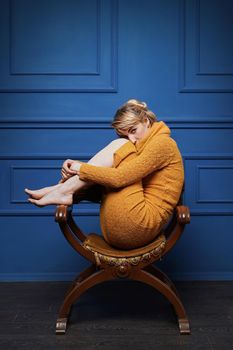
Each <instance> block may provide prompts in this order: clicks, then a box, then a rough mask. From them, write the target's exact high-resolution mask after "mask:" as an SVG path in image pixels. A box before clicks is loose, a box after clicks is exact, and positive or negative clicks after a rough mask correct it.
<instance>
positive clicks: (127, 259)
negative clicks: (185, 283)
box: [55, 198, 190, 334]
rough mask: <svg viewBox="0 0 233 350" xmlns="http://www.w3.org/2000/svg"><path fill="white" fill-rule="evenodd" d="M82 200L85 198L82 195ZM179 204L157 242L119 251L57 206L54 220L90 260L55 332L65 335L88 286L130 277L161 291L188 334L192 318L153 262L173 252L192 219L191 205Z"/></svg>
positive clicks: (64, 305)
mask: <svg viewBox="0 0 233 350" xmlns="http://www.w3.org/2000/svg"><path fill="white" fill-rule="evenodd" d="M82 199H83V198H82ZM180 203H181V200H180V201H179V203H178V205H177V206H176V208H175V210H174V213H173V216H172V219H171V220H170V222H169V224H168V226H167V227H166V228H165V229H164V231H163V232H161V235H160V236H159V237H156V239H155V241H154V242H152V243H150V244H149V245H148V246H146V247H142V248H139V249H133V250H129V251H127V250H122V251H121V250H117V249H115V248H113V247H111V246H109V245H108V244H107V243H106V242H105V241H104V240H103V238H102V237H100V236H98V235H96V234H89V235H87V236H86V235H85V234H84V233H83V232H82V231H81V230H80V228H79V227H78V226H77V225H76V223H75V221H74V219H73V217H72V207H67V206H64V205H59V206H57V210H56V214H55V220H56V222H58V224H59V226H60V228H61V231H62V232H63V234H64V236H65V238H66V240H67V241H68V242H69V244H70V245H71V246H72V247H73V248H74V249H75V251H76V252H77V253H79V254H80V255H82V256H83V257H84V258H85V259H87V260H89V261H90V262H91V265H90V266H89V267H88V268H86V269H85V270H84V271H83V272H82V273H81V274H79V275H78V277H77V278H76V279H75V280H74V281H73V283H72V285H71V286H70V288H69V289H68V291H67V293H66V296H65V299H64V301H63V303H62V305H61V308H60V312H59V317H58V319H57V323H56V334H65V332H66V329H67V324H68V320H69V315H70V310H71V307H72V305H73V304H74V303H75V302H76V301H77V299H78V298H79V297H80V296H81V295H82V294H83V293H84V292H85V291H86V290H88V289H89V288H91V287H92V286H94V285H96V284H99V283H101V282H104V281H107V280H112V279H117V278H128V279H132V280H136V281H140V282H144V283H146V284H148V285H150V286H152V287H153V288H155V289H156V290H157V291H159V292H160V293H161V294H162V295H163V296H164V297H165V298H167V299H168V300H169V302H170V303H171V304H172V306H173V307H174V310H175V313H176V315H177V319H178V324H179V331H180V334H189V333H190V327H189V321H188V318H187V315H186V312H185V309H184V306H183V304H182V302H181V300H180V297H179V295H178V292H177V290H176V287H175V285H174V284H173V283H172V281H171V280H170V279H169V278H168V277H167V275H166V274H165V273H163V272H162V271H161V270H160V269H158V268H157V267H155V266H154V265H152V264H153V263H154V262H155V261H157V260H159V259H161V258H162V257H163V256H164V255H166V254H167V252H168V251H170V250H171V249H172V248H173V246H174V245H175V244H176V242H177V240H178V239H179V238H180V236H181V234H182V232H183V230H184V227H185V225H186V224H188V223H189V222H190V212H189V209H188V207H186V206H183V205H180Z"/></svg>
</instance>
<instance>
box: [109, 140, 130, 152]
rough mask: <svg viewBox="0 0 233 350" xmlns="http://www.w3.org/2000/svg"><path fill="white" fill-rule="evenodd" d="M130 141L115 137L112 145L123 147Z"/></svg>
mask: <svg viewBox="0 0 233 350" xmlns="http://www.w3.org/2000/svg"><path fill="white" fill-rule="evenodd" d="M127 142H129V140H128V139H125V138H119V139H115V140H113V141H112V142H111V143H110V145H111V146H112V147H114V148H116V149H117V148H119V147H121V146H122V145H124V144H125V143H127Z"/></svg>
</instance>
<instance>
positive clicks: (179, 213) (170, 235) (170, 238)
mask: <svg viewBox="0 0 233 350" xmlns="http://www.w3.org/2000/svg"><path fill="white" fill-rule="evenodd" d="M190 220H191V218H190V211H189V208H188V207H186V206H184V205H178V206H176V208H175V209H174V213H173V217H172V220H171V222H170V224H169V225H168V227H167V228H166V229H165V231H164V233H165V236H166V240H167V241H166V248H165V250H164V251H163V255H165V254H166V253H167V252H168V251H169V250H171V249H172V247H173V246H174V245H175V244H176V242H177V241H178V239H179V238H180V237H181V235H182V233H183V231H184V228H185V225H186V224H189V223H190Z"/></svg>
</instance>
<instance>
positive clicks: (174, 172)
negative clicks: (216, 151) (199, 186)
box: [25, 100, 184, 249]
mask: <svg viewBox="0 0 233 350" xmlns="http://www.w3.org/2000/svg"><path fill="white" fill-rule="evenodd" d="M112 126H113V128H115V130H116V132H117V134H118V135H119V136H120V138H118V139H116V140H114V141H112V142H111V143H110V144H109V145H107V146H106V147H105V148H104V149H102V150H101V151H100V152H99V153H97V154H96V155H95V156H94V157H93V158H92V159H91V160H90V161H89V162H88V163H84V162H79V161H77V160H71V159H67V160H66V161H65V162H64V164H63V167H62V171H61V173H62V178H63V180H62V182H60V183H59V184H57V185H55V186H51V187H45V188H42V189H39V190H34V191H33V190H29V189H25V192H26V193H27V194H28V195H29V196H30V198H29V199H28V200H29V202H31V203H33V204H35V205H38V206H45V205H49V204H56V205H58V204H64V205H70V204H72V200H73V195H74V193H75V192H77V191H79V190H80V189H83V188H84V187H86V186H91V185H93V184H99V185H102V186H103V188H104V191H103V196H102V200H101V209H100V222H101V229H102V232H103V235H104V238H105V240H106V241H107V242H108V243H109V244H111V245H113V246H115V247H118V248H121V249H133V248H137V247H140V246H143V245H146V244H148V243H149V242H150V241H152V240H153V239H155V237H156V236H157V235H158V234H159V232H160V230H161V228H162V226H163V225H164V224H165V223H166V222H167V220H168V219H169V217H170V215H171V213H172V211H173V209H174V207H175V205H176V204H177V201H178V199H179V197H180V194H181V191H182V187H183V181H184V169H183V162H182V157H181V154H180V152H179V149H178V147H177V145H176V142H175V141H174V140H173V139H172V138H171V137H170V129H169V128H168V127H167V126H166V125H165V123H164V122H162V121H160V122H157V121H156V117H155V114H154V113H153V112H151V111H150V110H149V109H148V108H147V105H146V104H145V103H144V102H140V101H137V100H129V101H128V102H126V103H125V104H124V105H123V106H122V107H120V108H119V109H118V110H117V112H116V114H115V117H114V121H113V123H112Z"/></svg>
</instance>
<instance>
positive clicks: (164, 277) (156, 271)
mask: <svg viewBox="0 0 233 350" xmlns="http://www.w3.org/2000/svg"><path fill="white" fill-rule="evenodd" d="M143 270H145V271H147V272H149V273H150V274H152V275H153V276H155V277H157V278H158V279H159V280H161V281H162V282H164V283H166V284H167V285H168V286H169V287H171V289H172V290H173V292H174V293H176V295H177V296H178V297H179V293H178V291H177V289H176V287H175V285H174V283H173V282H172V281H171V280H170V279H169V278H168V276H167V275H166V274H165V273H164V272H163V271H161V270H160V269H159V268H158V267H155V266H154V265H148V266H146V267H145V268H143Z"/></svg>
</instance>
